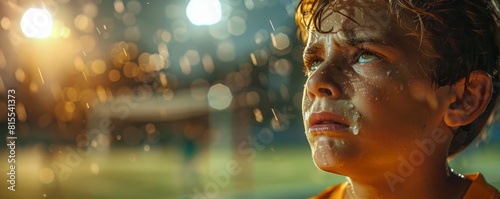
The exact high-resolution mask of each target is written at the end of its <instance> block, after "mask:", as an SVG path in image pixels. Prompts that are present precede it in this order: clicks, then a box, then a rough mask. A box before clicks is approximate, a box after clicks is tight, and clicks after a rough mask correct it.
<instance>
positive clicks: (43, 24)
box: [21, 8, 52, 38]
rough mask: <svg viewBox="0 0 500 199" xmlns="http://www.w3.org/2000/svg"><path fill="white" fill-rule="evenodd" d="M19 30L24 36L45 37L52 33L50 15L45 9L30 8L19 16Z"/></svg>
mask: <svg viewBox="0 0 500 199" xmlns="http://www.w3.org/2000/svg"><path fill="white" fill-rule="evenodd" d="M21 30H22V31H23V33H24V35H26V37H30V38H46V37H48V36H49V35H50V33H52V16H51V15H50V13H49V11H47V10H46V9H41V8H30V9H28V10H26V12H25V13H24V15H23V17H22V18H21Z"/></svg>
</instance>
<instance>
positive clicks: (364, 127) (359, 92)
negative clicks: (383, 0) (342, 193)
mask: <svg viewBox="0 0 500 199" xmlns="http://www.w3.org/2000/svg"><path fill="white" fill-rule="evenodd" d="M363 4H364V5H362V4H361V3H359V2H355V1H348V2H340V3H338V4H337V8H338V10H339V11H340V12H341V13H343V14H344V15H346V16H348V17H350V18H351V19H354V21H356V22H354V21H353V20H351V19H348V18H347V17H346V16H343V15H342V14H338V13H335V12H331V11H326V12H325V13H324V14H323V17H322V21H321V28H322V30H324V31H329V32H328V33H321V32H319V31H317V30H315V29H314V28H311V30H310V31H309V39H308V43H307V45H306V48H305V50H304V64H305V67H306V74H307V77H308V78H307V81H306V83H305V86H304V96H303V104H302V105H303V108H302V112H303V118H304V126H305V131H306V135H307V139H308V141H309V144H310V146H311V150H312V155H313V160H314V162H315V164H316V166H317V167H318V168H320V169H322V170H325V171H329V172H335V173H339V174H342V175H348V176H355V175H364V174H363V173H369V172H374V171H376V170H387V169H388V168H390V167H396V166H397V165H398V164H399V163H400V160H399V159H398V157H403V158H406V157H408V155H409V154H410V153H411V152H413V151H415V150H419V148H418V146H417V145H416V141H422V140H426V139H428V138H430V137H432V135H433V133H436V131H438V132H443V130H444V129H443V128H444V126H443V125H442V124H443V122H442V121H443V119H442V118H443V115H444V113H445V111H446V108H447V106H448V103H449V92H450V91H449V90H448V89H447V88H438V89H435V88H434V87H433V86H432V84H431V80H430V79H429V77H428V76H426V75H425V72H423V71H424V70H425V67H426V66H425V65H423V66H421V64H423V63H424V62H423V58H422V56H421V55H420V54H419V52H418V51H416V50H415V49H413V48H412V47H411V46H415V45H412V43H411V42H418V41H417V40H415V39H414V38H411V39H409V38H408V37H407V36H405V33H404V32H402V31H400V29H399V28H398V25H397V24H395V23H394V22H393V21H392V20H391V16H389V15H388V13H387V12H386V10H387V9H386V8H383V6H381V5H375V4H373V3H363ZM330 30H331V31H330ZM413 40H415V41H413ZM413 44H415V43H413ZM435 144H436V148H435V149H434V150H436V151H437V152H438V153H443V154H444V157H443V158H446V150H447V147H448V146H444V145H445V144H442V143H435ZM439 144H441V145H443V146H439ZM439 150H441V151H439Z"/></svg>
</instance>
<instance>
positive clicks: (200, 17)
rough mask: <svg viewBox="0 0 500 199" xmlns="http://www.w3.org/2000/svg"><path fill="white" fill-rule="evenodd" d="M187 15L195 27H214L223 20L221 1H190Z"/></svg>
mask: <svg viewBox="0 0 500 199" xmlns="http://www.w3.org/2000/svg"><path fill="white" fill-rule="evenodd" d="M186 14H187V16H188V18H189V21H191V23H192V24H194V25H212V24H215V23H217V22H219V21H220V20H221V18H222V11H221V4H220V2H219V0H190V1H189V3H188V5H187V8H186Z"/></svg>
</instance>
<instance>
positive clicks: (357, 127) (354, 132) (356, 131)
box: [352, 125, 359, 135]
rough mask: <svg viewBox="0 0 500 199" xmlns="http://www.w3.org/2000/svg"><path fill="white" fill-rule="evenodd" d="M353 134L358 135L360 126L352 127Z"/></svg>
mask: <svg viewBox="0 0 500 199" xmlns="http://www.w3.org/2000/svg"><path fill="white" fill-rule="evenodd" d="M352 133H353V134H354V135H358V133H359V126H358V125H354V126H353V127H352Z"/></svg>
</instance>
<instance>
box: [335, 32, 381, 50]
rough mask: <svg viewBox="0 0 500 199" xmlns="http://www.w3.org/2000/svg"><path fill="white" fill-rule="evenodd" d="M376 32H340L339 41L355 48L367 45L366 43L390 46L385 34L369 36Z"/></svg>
mask: <svg viewBox="0 0 500 199" xmlns="http://www.w3.org/2000/svg"><path fill="white" fill-rule="evenodd" d="M374 32H375V31H373V30H371V31H354V30H350V31H339V32H338V35H339V39H340V40H341V41H343V42H345V43H346V44H349V45H351V46H355V45H357V44H360V43H365V42H370V43H381V44H385V45H390V42H387V39H386V38H385V37H384V36H383V35H385V34H383V33H380V32H378V34H377V33H375V34H368V33H374Z"/></svg>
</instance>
